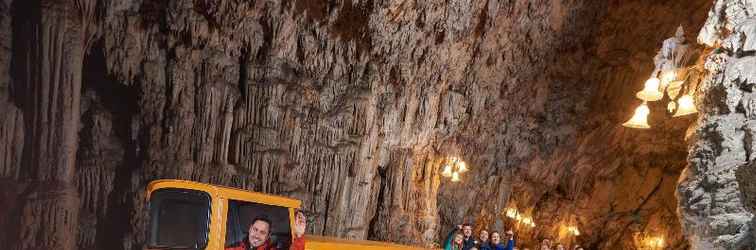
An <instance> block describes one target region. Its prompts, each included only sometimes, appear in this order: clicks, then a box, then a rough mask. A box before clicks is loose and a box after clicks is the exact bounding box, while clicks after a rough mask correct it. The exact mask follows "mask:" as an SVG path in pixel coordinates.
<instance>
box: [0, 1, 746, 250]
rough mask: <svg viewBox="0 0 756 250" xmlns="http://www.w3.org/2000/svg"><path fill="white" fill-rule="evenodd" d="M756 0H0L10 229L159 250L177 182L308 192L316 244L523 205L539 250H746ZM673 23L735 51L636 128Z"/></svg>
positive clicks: (421, 240) (442, 227)
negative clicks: (456, 163)
mask: <svg viewBox="0 0 756 250" xmlns="http://www.w3.org/2000/svg"><path fill="white" fill-rule="evenodd" d="M751 2H752V1H751ZM751 2H749V1H716V2H714V3H712V1H710V0H677V1H652V0H641V1H631V2H626V1H563V0H559V1H554V0H538V1H526V0H515V1H494V0H486V1H460V0H453V1H376V0H358V1H315V0H312V1H304V0H300V1H259V0H258V1H236V0H228V1H214V0H194V1H174V0H171V1H140V0H123V1H109V0H99V1H96V0H87V1H84V0H79V1H42V4H41V6H44V7H41V6H39V4H38V3H39V1H32V0H29V1H22V0H7V1H2V2H0V27H2V28H3V29H2V30H3V31H2V33H0V51H1V52H2V53H0V112H1V113H2V115H3V119H2V120H0V178H2V179H0V185H2V188H0V189H2V190H0V197H2V198H4V199H6V200H13V201H18V202H12V203H10V205H9V206H7V207H3V208H2V209H0V226H2V228H12V229H13V230H9V231H7V232H4V234H0V242H13V243H12V246H11V248H13V249H40V248H41V249H48V248H59V249H141V244H142V243H143V241H144V234H143V233H144V228H143V227H142V222H143V221H144V219H145V218H144V213H142V211H143V210H144V205H145V204H144V188H145V185H146V184H147V183H148V182H149V181H151V180H154V179H159V178H180V179H191V180H197V181H202V182H207V183H214V184H221V185H227V186H234V187H240V188H244V189H248V190H254V191H259V192H267V193H274V194H281V195H286V196H291V197H295V198H298V199H301V200H302V201H303V202H304V203H303V204H304V209H305V210H306V211H308V213H309V214H310V215H311V216H312V217H313V223H312V225H311V227H310V228H309V229H308V230H309V233H313V234H325V235H332V236H339V237H344V238H351V239H373V240H381V241H393V242H400V243H406V244H413V245H422V246H428V245H432V244H434V243H438V242H440V241H441V240H442V239H441V237H444V236H445V235H446V233H447V231H448V230H449V229H450V228H451V226H452V225H453V224H455V223H460V222H463V221H467V222H476V224H477V225H478V229H480V228H482V227H488V228H491V229H496V230H503V229H504V228H503V227H504V225H505V224H508V223H509V222H508V221H506V220H505V219H504V217H503V215H502V212H503V210H504V209H505V208H506V207H507V206H508V205H510V206H511V205H513V204H515V203H516V204H517V205H518V207H520V208H529V209H532V210H533V211H534V218H535V220H534V221H535V223H536V224H537V225H538V226H537V227H536V228H535V229H532V230H531V229H525V228H521V229H520V230H517V231H518V234H519V236H520V237H521V239H522V242H523V243H532V242H533V241H534V240H537V239H540V238H542V237H551V238H557V237H559V235H560V223H562V222H566V221H569V220H572V223H574V224H576V225H577V226H578V227H579V228H580V231H581V235H580V236H579V237H577V241H578V242H580V243H581V244H582V245H584V246H588V247H589V248H591V249H636V248H637V247H639V246H641V245H642V244H643V242H642V241H643V240H644V239H645V238H644V237H646V236H659V235H661V236H664V237H665V239H666V242H667V243H668V247H669V248H670V249H686V248H687V247H689V246H693V247H694V248H696V249H709V247H712V248H713V247H714V246H718V247H722V248H723V249H733V248H732V247H734V246H742V247H743V248H744V249H748V247H749V246H752V245H748V244H753V242H752V239H753V232H752V231H751V230H750V229H749V227H748V225H749V224H750V223H752V222H751V211H753V209H754V205H753V204H754V201H753V194H754V192H753V190H754V187H753V186H752V185H753V184H751V183H750V181H751V180H753V178H754V177H753V176H754V173H753V172H755V171H751V169H752V167H750V166H752V165H751V164H748V162H750V161H751V160H752V159H751V158H752V157H753V156H752V154H751V152H753V150H752V149H751V146H750V145H752V144H753V143H752V134H753V132H752V131H751V130H752V129H751V127H752V126H751V123H752V122H751V120H753V119H754V116H756V115H754V114H756V112H754V111H753V110H752V109H754V107H753V106H754V105H753V104H751V103H750V101H749V100H750V99H749V98H750V94H751V93H750V92H751V91H750V89H751V88H752V87H753V84H754V81H753V80H754V78H755V77H754V75H756V74H754V67H752V66H751V67H749V65H752V63H753V58H752V56H753V53H752V52H753V50H754V44H755V43H754V40H753V37H756V35H754V34H753V31H754V25H753V24H752V23H753V21H752V20H751V19H749V16H748V15H749V13H754V11H750V10H752V9H748V8H753V6H752V4H750V3H751ZM738 8H740V9H738ZM710 9H712V11H713V13H715V14H714V15H710V16H709V19H708V21H707V19H706V18H707V14H709V13H708V12H709V10H710ZM741 9H742V11H740V10H741ZM82 13H84V14H82ZM717 13H725V14H717ZM82 15H83V16H82ZM43 17H44V18H43ZM50 17H54V18H50ZM679 25H682V26H684V27H685V29H686V31H687V33H688V36H687V37H688V40H689V41H693V40H695V37H696V35H695V34H696V33H698V31H699V30H701V34H700V35H699V37H700V38H701V41H702V42H704V43H705V44H708V45H715V44H722V46H723V49H722V50H715V51H709V50H707V51H706V52H707V53H713V54H718V55H721V56H722V60H723V61H717V62H713V63H710V64H707V68H709V69H710V70H712V69H713V68H720V69H721V72H719V73H717V74H713V75H711V76H707V77H708V78H707V80H706V83H704V84H702V85H701V95H700V96H698V97H697V99H696V100H697V101H698V102H699V110H701V114H700V117H699V118H698V120H696V118H695V116H692V117H685V118H677V119H672V118H671V117H670V116H669V115H667V114H665V110H666V102H664V103H662V102H656V103H651V105H650V109H651V117H650V123H651V126H652V129H650V130H633V129H627V128H623V127H621V126H620V124H621V123H622V122H624V121H626V120H627V119H628V118H629V117H630V115H632V110H633V108H635V107H637V105H639V104H640V101H638V100H637V99H635V97H634V93H635V92H637V91H638V90H640V89H642V87H643V82H644V81H645V80H646V79H647V78H648V77H649V75H650V74H651V71H652V70H653V68H654V65H653V57H654V55H655V54H656V52H657V50H658V49H659V48H660V47H661V41H663V40H664V39H666V38H669V37H671V36H672V35H674V32H675V29H676V28H677V27H678V26H679ZM35 27H36V28H39V27H42V28H40V29H39V30H42V31H44V32H43V34H45V36H41V37H40V36H35V35H34V32H32V31H35V30H37V29H35ZM701 27H704V28H703V29H701ZM723 30H728V31H732V32H723ZM45 32H46V33H45ZM30 48H36V49H38V50H32V49H30ZM698 49H699V50H701V48H700V47H699V48H698ZM28 51H58V52H60V53H59V54H54V53H53V54H51V55H47V54H40V55H36V54H33V53H31V55H30V54H28V53H26V52H28ZM707 55H708V54H707ZM703 62H704V60H703V59H701V60H700V61H699V63H700V64H703ZM710 67H711V68H710ZM55 70H59V71H55ZM8 72H10V73H8ZM717 79H719V80H717ZM34 84H37V85H34ZM55 84H57V85H55ZM79 84H80V86H79ZM30 86H43V87H40V88H36V87H30ZM50 86H59V87H58V88H54V87H51V88H46V87H50ZM75 93H80V95H76V94H75ZM688 127H692V129H690V131H691V132H690V135H688V136H687V138H688V140H687V142H686V141H685V140H684V138H685V137H686V135H685V134H686V130H688ZM77 132H78V133H77ZM687 145H690V146H687ZM689 151H690V155H688V152H689ZM448 156H457V157H461V158H462V159H463V160H464V161H465V162H466V163H467V164H468V166H470V167H471V171H469V172H467V173H465V174H463V176H462V182H459V183H451V182H449V180H448V179H447V178H442V177H441V176H440V172H441V166H440V163H441V160H442V159H443V158H444V157H448ZM686 156H687V157H686ZM48 163H49V164H48ZM686 166H690V168H689V169H688V170H687V171H686V172H685V174H684V176H683V177H684V179H682V182H681V184H680V186H679V187H678V179H679V177H680V173H681V172H682V171H683V169H684V168H685V167H686ZM714 177H716V178H714ZM678 191H679V195H680V200H679V201H678V199H677V198H676V196H675V194H676V192H678ZM47 194H49V195H47ZM39 197H43V198H45V199H38V198H39ZM508 201H509V202H510V203H507V202H508ZM43 207H48V208H52V209H47V210H45V209H40V208H43ZM678 210H679V211H681V212H682V213H681V214H680V215H678V213H677V211H678ZM44 211H49V212H51V213H47V212H44ZM50 214H53V215H55V214H64V215H68V216H69V217H65V218H69V219H68V220H65V221H57V220H55V219H56V218H59V217H56V216H51V217H50V216H49V215H50ZM46 216H48V217H46ZM15 225H22V226H15ZM52 225H57V228H60V227H64V226H69V227H72V228H73V227H76V228H78V230H75V229H71V230H57V231H54V230H53V229H52V228H56V227H53V226H52ZM683 228H685V229H686V231H683ZM644 233H646V234H644ZM30 235H31V236H30ZM561 235H562V236H563V238H562V239H561V241H569V240H570V239H567V238H566V236H565V235H564V233H562V234H561ZM32 236H33V237H32ZM685 236H687V239H688V240H690V241H687V240H685V239H686V238H685ZM35 237H40V238H35ZM40 239H55V240H40ZM688 242H690V244H689V243H688ZM707 244H709V245H707ZM713 244H716V245H713Z"/></svg>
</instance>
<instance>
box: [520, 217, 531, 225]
mask: <svg viewBox="0 0 756 250" xmlns="http://www.w3.org/2000/svg"><path fill="white" fill-rule="evenodd" d="M530 223H533V218H530V217H525V218H522V224H525V225H530Z"/></svg>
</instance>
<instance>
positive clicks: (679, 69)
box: [622, 26, 698, 129]
mask: <svg viewBox="0 0 756 250" xmlns="http://www.w3.org/2000/svg"><path fill="white" fill-rule="evenodd" d="M692 52H693V51H692V50H691V49H690V45H688V44H687V43H686V41H685V32H684V31H683V28H682V26H680V27H678V28H677V32H676V33H675V36H674V37H672V38H669V39H666V40H664V42H663V43H662V48H661V50H660V51H659V53H658V54H657V55H656V57H654V64H655V65H656V68H655V69H654V73H653V74H651V77H650V78H649V79H648V80H646V82H645V84H644V85H643V90H641V91H639V92H638V93H636V94H635V96H636V97H637V98H638V99H640V100H642V101H643V103H642V104H641V105H640V106H639V107H638V108H636V109H635V113H634V114H633V117H632V118H630V120H628V121H627V122H625V123H623V124H622V125H623V126H625V127H629V128H639V129H647V128H651V126H649V125H648V115H649V114H650V113H651V111H650V110H649V108H648V102H655V101H660V100H662V99H664V96H665V94H666V96H667V97H668V98H669V103H668V104H667V111H669V113H671V114H673V115H672V116H673V117H680V116H685V115H690V114H695V113H697V112H698V110H697V109H696V105H695V102H694V100H693V96H692V93H694V92H695V89H696V87H697V83H696V86H693V83H694V82H695V81H693V80H692V79H691V74H690V71H691V70H692V69H693V68H696V67H687V65H688V62H689V61H690V58H691V57H692V56H691V55H692V54H693V53H692ZM683 90H684V91H683ZM681 92H682V93H683V94H682V95H680V94H681Z"/></svg>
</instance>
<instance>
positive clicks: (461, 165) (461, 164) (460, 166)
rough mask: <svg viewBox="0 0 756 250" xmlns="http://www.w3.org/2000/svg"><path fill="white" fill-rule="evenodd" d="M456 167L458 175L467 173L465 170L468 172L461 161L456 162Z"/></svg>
mask: <svg viewBox="0 0 756 250" xmlns="http://www.w3.org/2000/svg"><path fill="white" fill-rule="evenodd" d="M457 166H458V167H459V169H458V170H457V171H459V172H460V173H464V172H467V170H468V169H467V165H465V163H464V162H462V161H460V162H457Z"/></svg>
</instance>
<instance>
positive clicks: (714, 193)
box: [679, 1, 756, 249]
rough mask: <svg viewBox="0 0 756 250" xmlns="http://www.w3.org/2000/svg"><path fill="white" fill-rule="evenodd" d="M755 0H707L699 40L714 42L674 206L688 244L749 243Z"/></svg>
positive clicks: (753, 241)
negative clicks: (708, 9) (709, 7)
mask: <svg viewBox="0 0 756 250" xmlns="http://www.w3.org/2000/svg"><path fill="white" fill-rule="evenodd" d="M754 11H756V3H754V2H753V1H715V3H714V7H713V8H712V10H711V12H710V14H709V19H708V20H707V21H706V25H705V26H704V27H703V29H702V30H701V33H700V34H699V37H698V39H699V41H700V42H701V43H703V44H706V45H707V46H710V47H713V48H714V50H713V51H712V52H711V53H710V54H709V55H708V56H707V57H706V63H705V69H706V71H707V72H708V75H707V78H706V79H705V81H704V82H703V83H702V84H701V86H700V90H699V96H698V98H697V100H698V103H700V104H699V105H698V106H699V111H700V115H699V119H698V121H697V122H696V124H695V126H693V127H692V128H691V131H690V134H689V135H688V138H689V139H688V140H689V144H690V147H689V156H688V162H689V165H688V168H687V169H686V171H685V173H684V174H683V176H682V178H681V182H680V187H679V197H680V212H681V217H682V220H683V226H684V228H685V231H686V234H687V235H688V236H689V239H690V240H691V246H692V248H693V249H755V248H756V237H754V227H753V226H754V224H753V213H754V206H753V204H754V201H756V200H755V199H754V194H756V190H754V187H753V183H754V180H755V179H754V177H756V175H754V171H753V169H754V165H753V159H754V155H753V152H754V144H753V135H754V129H755V128H756V127H755V126H756V123H754V119H756V116H755V115H754V114H756V113H755V112H754V108H755V107H756V99H754V95H753V90H754V89H753V86H754V84H756V66H754V65H756V57H754V54H753V52H754V51H756V47H755V46H754V44H755V42H756V39H755V38H756V23H754V20H756V16H754V13H756V12H754Z"/></svg>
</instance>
